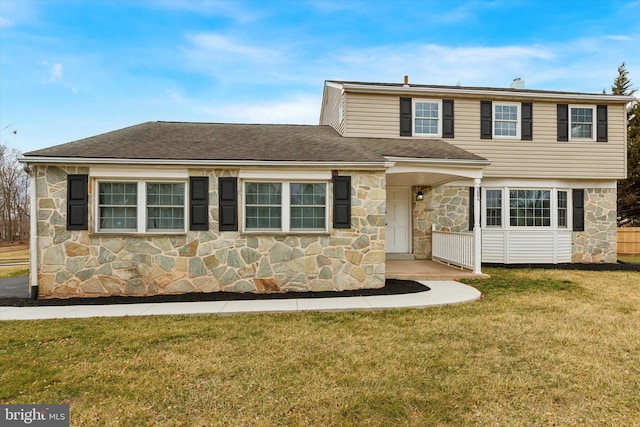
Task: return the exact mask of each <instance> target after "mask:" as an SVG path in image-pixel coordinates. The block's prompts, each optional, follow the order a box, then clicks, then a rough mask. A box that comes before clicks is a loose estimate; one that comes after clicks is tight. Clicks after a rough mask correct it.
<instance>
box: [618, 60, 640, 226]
mask: <svg viewBox="0 0 640 427" xmlns="http://www.w3.org/2000/svg"><path fill="white" fill-rule="evenodd" d="M628 75H629V72H628V71H627V68H626V66H625V63H624V62H623V63H622V64H621V65H620V66H619V67H618V77H616V78H615V80H614V81H613V86H611V92H612V93H613V94H614V95H633V94H634V93H635V92H636V90H637V89H632V88H631V86H632V84H631V80H629V76H628ZM618 225H628V226H640V103H639V102H638V101H637V100H636V101H634V102H633V103H632V104H631V106H630V107H629V108H628V109H627V179H625V180H622V181H618Z"/></svg>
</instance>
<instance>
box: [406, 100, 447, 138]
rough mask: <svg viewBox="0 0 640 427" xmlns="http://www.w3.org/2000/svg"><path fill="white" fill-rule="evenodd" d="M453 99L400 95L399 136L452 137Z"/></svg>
mask: <svg viewBox="0 0 640 427" xmlns="http://www.w3.org/2000/svg"><path fill="white" fill-rule="evenodd" d="M454 113H455V108H454V100H453V99H420V98H418V99H414V98H408V97H406V98H405V97H400V123H399V125H400V136H417V137H437V138H453V137H454V131H455V129H454Z"/></svg>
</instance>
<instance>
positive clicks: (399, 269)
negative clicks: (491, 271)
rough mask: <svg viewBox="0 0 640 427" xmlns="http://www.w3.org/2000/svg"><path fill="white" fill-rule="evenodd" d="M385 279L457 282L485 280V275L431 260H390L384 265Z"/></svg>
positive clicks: (486, 276)
mask: <svg viewBox="0 0 640 427" xmlns="http://www.w3.org/2000/svg"><path fill="white" fill-rule="evenodd" d="M385 271H386V273H385V276H386V278H387V279H401V280H459V279H486V278H488V277H489V276H488V275H487V274H474V273H473V272H472V271H469V270H464V269H461V268H458V267H453V266H450V265H447V264H443V263H441V262H438V261H433V260H412V261H407V260H390V259H387V261H386V263H385Z"/></svg>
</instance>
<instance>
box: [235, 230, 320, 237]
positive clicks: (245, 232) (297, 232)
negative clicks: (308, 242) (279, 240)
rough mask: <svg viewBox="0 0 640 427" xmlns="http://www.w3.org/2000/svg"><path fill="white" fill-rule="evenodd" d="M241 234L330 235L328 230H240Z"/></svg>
mask: <svg viewBox="0 0 640 427" xmlns="http://www.w3.org/2000/svg"><path fill="white" fill-rule="evenodd" d="M240 235H241V236H330V235H331V233H330V232H329V231H325V230H323V231H286V232H285V231H269V230H263V231H261V230H256V231H246V230H245V231H241V232H240Z"/></svg>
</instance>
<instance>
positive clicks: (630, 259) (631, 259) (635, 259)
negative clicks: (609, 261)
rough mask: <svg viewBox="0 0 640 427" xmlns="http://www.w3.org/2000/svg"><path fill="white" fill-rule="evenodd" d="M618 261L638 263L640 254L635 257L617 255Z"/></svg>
mask: <svg viewBox="0 0 640 427" xmlns="http://www.w3.org/2000/svg"><path fill="white" fill-rule="evenodd" d="M618 260H620V261H624V262H637V263H640V254H636V255H620V254H618Z"/></svg>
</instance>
